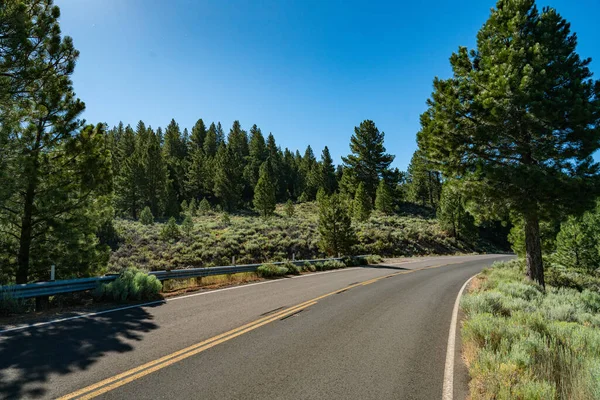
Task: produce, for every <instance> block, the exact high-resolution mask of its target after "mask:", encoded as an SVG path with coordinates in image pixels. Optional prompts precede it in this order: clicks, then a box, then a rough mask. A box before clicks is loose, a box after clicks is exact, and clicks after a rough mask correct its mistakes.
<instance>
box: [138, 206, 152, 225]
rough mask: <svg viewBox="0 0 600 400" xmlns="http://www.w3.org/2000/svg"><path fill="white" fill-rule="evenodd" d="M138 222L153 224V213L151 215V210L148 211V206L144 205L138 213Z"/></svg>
mask: <svg viewBox="0 0 600 400" xmlns="http://www.w3.org/2000/svg"><path fill="white" fill-rule="evenodd" d="M140 222H141V223H142V224H143V225H152V224H154V215H152V211H150V207H148V206H146V207H144V209H143V210H142V212H141V213H140Z"/></svg>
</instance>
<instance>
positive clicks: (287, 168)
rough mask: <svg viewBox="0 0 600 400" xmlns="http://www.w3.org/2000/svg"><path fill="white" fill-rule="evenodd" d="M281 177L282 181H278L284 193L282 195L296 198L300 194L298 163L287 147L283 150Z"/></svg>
mask: <svg viewBox="0 0 600 400" xmlns="http://www.w3.org/2000/svg"><path fill="white" fill-rule="evenodd" d="M281 178H282V182H281V183H280V187H281V190H282V191H283V193H284V196H283V197H284V198H290V199H294V200H297V199H298V197H299V196H300V182H299V178H298V165H297V163H296V160H295V158H294V154H293V153H292V152H291V151H290V150H289V149H287V148H286V149H285V151H284V152H283V160H282V166H281Z"/></svg>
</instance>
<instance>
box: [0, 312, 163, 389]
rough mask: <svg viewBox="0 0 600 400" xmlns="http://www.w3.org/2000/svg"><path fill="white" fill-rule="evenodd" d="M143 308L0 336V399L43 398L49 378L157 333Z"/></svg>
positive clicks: (124, 350)
mask: <svg viewBox="0 0 600 400" xmlns="http://www.w3.org/2000/svg"><path fill="white" fill-rule="evenodd" d="M152 318H153V317H152V315H151V314H150V313H149V312H148V311H147V310H146V309H145V308H142V307H139V308H138V307H136V308H131V309H128V310H124V311H121V312H115V313H107V314H104V315H99V316H95V317H93V318H81V319H75V320H71V321H65V322H61V323H57V324H52V325H48V326H43V327H39V328H30V329H25V330H21V331H15V332H9V333H6V334H1V335H0V398H5V399H6V398H10V399H15V398H22V397H42V396H46V393H47V385H49V380H50V379H51V375H68V374H70V373H73V372H76V371H78V370H85V369H87V368H89V367H90V366H91V365H92V364H94V363H95V362H96V361H97V360H98V359H100V358H101V357H103V356H105V355H107V354H109V353H115V352H116V353H124V352H128V351H132V350H133V349H134V346H133V343H131V341H140V340H142V339H143V336H144V333H147V332H150V331H152V330H154V329H157V328H158V325H156V324H155V323H154V322H152Z"/></svg>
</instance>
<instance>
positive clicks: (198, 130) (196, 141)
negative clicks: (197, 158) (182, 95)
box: [189, 118, 207, 155]
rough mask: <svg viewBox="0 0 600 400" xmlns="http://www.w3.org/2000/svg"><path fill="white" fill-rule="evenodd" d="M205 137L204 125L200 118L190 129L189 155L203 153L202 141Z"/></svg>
mask: <svg viewBox="0 0 600 400" xmlns="http://www.w3.org/2000/svg"><path fill="white" fill-rule="evenodd" d="M206 135H207V132H206V125H204V121H203V120H202V118H200V119H199V120H198V121H196V124H194V127H193V128H192V134H191V136H190V143H189V151H190V155H191V154H192V153H193V152H195V151H199V150H202V151H204V141H205V139H206Z"/></svg>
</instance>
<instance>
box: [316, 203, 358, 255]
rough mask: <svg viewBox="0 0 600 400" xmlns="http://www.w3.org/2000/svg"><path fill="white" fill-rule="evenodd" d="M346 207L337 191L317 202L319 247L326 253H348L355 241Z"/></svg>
mask: <svg viewBox="0 0 600 400" xmlns="http://www.w3.org/2000/svg"><path fill="white" fill-rule="evenodd" d="M347 209H348V207H347V205H346V204H345V202H344V201H343V200H342V199H341V197H340V196H339V195H338V194H337V193H334V194H333V195H331V196H330V197H326V198H325V199H323V201H322V202H320V203H319V235H320V238H319V248H320V249H321V251H323V252H325V253H326V254H328V255H338V254H344V255H347V254H350V252H351V249H352V245H353V244H354V243H355V241H356V234H355V232H354V229H353V228H352V221H351V219H350V216H349V215H348V211H347Z"/></svg>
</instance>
